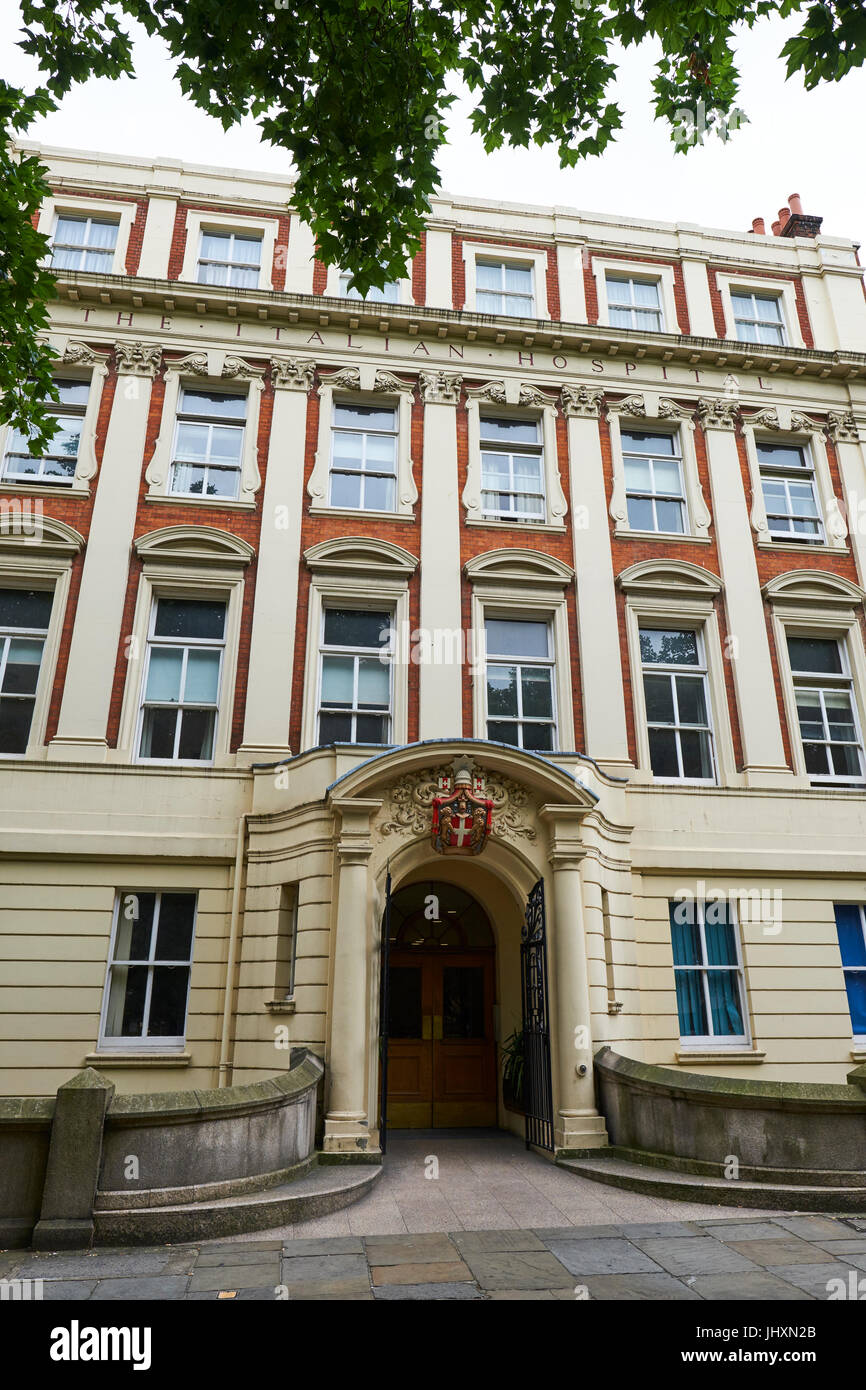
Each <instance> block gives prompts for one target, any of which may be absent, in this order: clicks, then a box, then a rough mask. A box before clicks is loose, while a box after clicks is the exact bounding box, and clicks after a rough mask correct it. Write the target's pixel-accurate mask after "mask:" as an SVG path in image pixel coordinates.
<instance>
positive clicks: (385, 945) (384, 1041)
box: [379, 871, 391, 1153]
mask: <svg viewBox="0 0 866 1390" xmlns="http://www.w3.org/2000/svg"><path fill="white" fill-rule="evenodd" d="M390 954H391V874H390V871H389V873H388V875H387V878H386V879H385V911H384V912H383V913H382V938H381V942H380V945H379V1147H380V1148H381V1150H382V1153H385V1151H386V1149H387V1147H388V1009H389V1003H390V984H391V972H390V965H389V962H390Z"/></svg>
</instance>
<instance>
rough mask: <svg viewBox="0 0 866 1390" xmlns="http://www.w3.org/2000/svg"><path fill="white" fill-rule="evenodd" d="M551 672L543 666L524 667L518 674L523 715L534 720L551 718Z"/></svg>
mask: <svg viewBox="0 0 866 1390" xmlns="http://www.w3.org/2000/svg"><path fill="white" fill-rule="evenodd" d="M550 677H551V671H550V668H549V667H545V666H524V667H523V669H522V671H521V673H520V683H521V687H522V691H523V713H524V714H525V715H530V716H531V717H532V718H534V719H552V718H553V695H552V691H551V685H550Z"/></svg>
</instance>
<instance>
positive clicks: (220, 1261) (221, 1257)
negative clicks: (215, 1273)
mask: <svg viewBox="0 0 866 1390" xmlns="http://www.w3.org/2000/svg"><path fill="white" fill-rule="evenodd" d="M282 1253H283V1244H282V1241H277V1242H276V1244H275V1245H273V1246H272V1247H271V1248H270V1249H269V1250H250V1248H249V1246H248V1245H242V1246H238V1245H230V1246H229V1248H228V1249H227V1250H202V1252H201V1254H200V1255H199V1257H198V1259H197V1260H196V1262H195V1267H196V1269H197V1270H199V1269H219V1268H221V1267H226V1268H229V1267H234V1268H237V1266H238V1265H259V1266H260V1267H264V1266H266V1265H268V1264H270V1263H276V1264H277V1265H278V1264H279V1260H280V1256H281V1255H282Z"/></svg>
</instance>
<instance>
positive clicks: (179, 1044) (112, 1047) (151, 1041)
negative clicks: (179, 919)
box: [97, 888, 199, 1053]
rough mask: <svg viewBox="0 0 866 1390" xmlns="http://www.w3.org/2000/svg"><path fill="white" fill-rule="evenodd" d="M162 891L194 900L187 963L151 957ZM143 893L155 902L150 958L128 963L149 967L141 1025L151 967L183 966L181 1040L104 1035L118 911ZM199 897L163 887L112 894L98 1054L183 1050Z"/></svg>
mask: <svg viewBox="0 0 866 1390" xmlns="http://www.w3.org/2000/svg"><path fill="white" fill-rule="evenodd" d="M164 892H165V893H183V894H185V895H186V896H188V897H191V898H194V899H195V905H194V907H193V919H192V935H191V937H190V943H189V960H188V961H162V960H159V961H157V960H155V959H154V954H153V953H154V951H155V950H156V939H157V935H158V932H159V908H160V906H161V903H162V894H163V893H164ZM142 893H153V894H154V895H155V897H156V899H157V901H156V904H155V905H154V921H153V923H152V924H151V929H150V930H151V938H150V953H149V955H148V959H147V961H133V962H131V964H133V965H139V966H142V965H146V966H147V967H148V979H147V991H146V995H145V1011H144V1017H143V1020H142V1022H143V1023H146V1022H147V1021H148V1017H149V1014H150V1000H151V991H152V988H153V967H154V966H155V965H182V966H184V967H185V968H186V969H187V970H188V971H189V977H188V981H187V991H186V1006H185V1008H184V1032H183V1034H182V1035H181V1036H180V1037H177V1036H175V1037H160V1038H149V1037H148V1036H147V1034H146V1033H145V1034H142V1035H141V1036H139V1037H134V1038H131V1037H130V1038H125V1037H116V1036H114V1035H113V1034H106V1032H105V1026H106V1022H107V1018H108V1002H109V998H110V994H111V977H112V970H113V969H114V966H115V964H116V962H115V960H114V948H115V943H116V941H117V932H118V927H119V924H120V908H121V904H122V903H123V901H124V899H126V898H128V897H129V896H130V895H135V894H142ZM198 898H199V895H198V892H197V891H196V890H195V889H186V888H164V889H163V888H137V889H132V888H125V889H121V888H119V889H117V891H116V893H115V900H114V912H113V916H112V922H111V939H110V941H109V946H108V961H107V963H106V969H105V982H104V984H103V987H102V1009H101V1011H100V1015H99V1042H98V1044H97V1047H98V1050H99V1051H100V1052H142V1053H148V1052H172V1051H178V1052H182V1051H183V1049H184V1048H185V1047H186V1035H187V1031H188V1029H189V1004H190V998H191V995H192V972H193V965H194V961H195V945H196V934H197V928H198ZM124 964H125V962H124Z"/></svg>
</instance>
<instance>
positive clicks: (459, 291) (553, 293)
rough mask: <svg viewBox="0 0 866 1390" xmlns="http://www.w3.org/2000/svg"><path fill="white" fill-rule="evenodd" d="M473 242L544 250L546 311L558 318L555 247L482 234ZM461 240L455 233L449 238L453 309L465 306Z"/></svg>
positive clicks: (503, 247) (495, 248)
mask: <svg viewBox="0 0 866 1390" xmlns="http://www.w3.org/2000/svg"><path fill="white" fill-rule="evenodd" d="M472 240H473V241H474V242H481V241H483V243H484V245H485V246H489V247H490V249H491V250H492V251H493V250H496V251H498V250H507V248H508V247H509V246H516V247H518V248H520V249H523V250H527V251H546V252H547V271H546V277H545V284H546V288H547V311H548V313H549V314H550V317H551V318H552V319H558V318H559V315H560V312H561V311H560V307H559V269H558V266H557V261H556V247H555V246H550V245H548V246H545V245H539V243H538V242H536V241H511V240H509V241H504V240H503V239H502V238H501V237H493V236H484V237H473V238H472ZM463 241H464V238H463V237H461V236H458V235H457V234H456V233H455V234H454V235H453V236H452V238H451V290H452V294H453V299H454V304H453V307H454V308H455V309H465V308H466V307H467V306H466V267H465V263H464V260H463Z"/></svg>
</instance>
